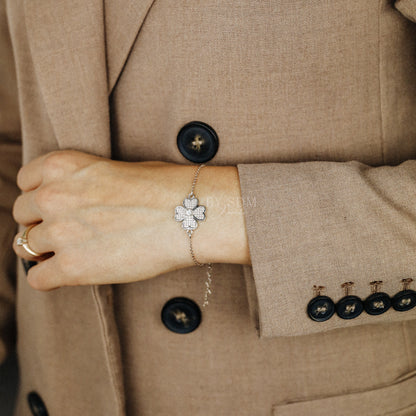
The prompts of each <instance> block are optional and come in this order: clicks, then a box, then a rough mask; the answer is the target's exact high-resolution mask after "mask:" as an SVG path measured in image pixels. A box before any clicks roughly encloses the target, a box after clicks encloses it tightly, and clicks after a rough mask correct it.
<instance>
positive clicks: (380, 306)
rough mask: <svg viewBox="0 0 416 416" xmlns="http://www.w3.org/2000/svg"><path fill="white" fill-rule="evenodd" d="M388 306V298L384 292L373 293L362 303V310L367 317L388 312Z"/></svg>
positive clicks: (389, 300)
mask: <svg viewBox="0 0 416 416" xmlns="http://www.w3.org/2000/svg"><path fill="white" fill-rule="evenodd" d="M390 306H391V299H390V296H389V295H388V294H387V293H384V292H377V293H373V294H372V295H370V296H369V297H368V298H367V299H366V300H365V301H364V309H365V311H366V312H367V313H368V314H369V315H381V314H382V313H384V312H386V311H388V310H389V309H390Z"/></svg>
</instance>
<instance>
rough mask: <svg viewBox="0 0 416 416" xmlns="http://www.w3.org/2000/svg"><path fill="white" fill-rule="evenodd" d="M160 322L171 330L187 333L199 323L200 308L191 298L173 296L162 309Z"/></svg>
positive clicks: (193, 329)
mask: <svg viewBox="0 0 416 416" xmlns="http://www.w3.org/2000/svg"><path fill="white" fill-rule="evenodd" d="M162 322H163V323H164V324H165V326H166V328H168V329H170V330H171V331H172V332H176V333H177V334H188V333H189V332H192V331H195V329H196V328H198V326H199V324H200V323H201V310H200V309H199V306H198V305H197V304H196V303H195V302H194V301H193V300H191V299H187V298H173V299H171V300H169V301H168V302H166V304H165V306H164V307H163V309H162Z"/></svg>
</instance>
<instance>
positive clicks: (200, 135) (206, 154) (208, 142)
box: [177, 121, 219, 163]
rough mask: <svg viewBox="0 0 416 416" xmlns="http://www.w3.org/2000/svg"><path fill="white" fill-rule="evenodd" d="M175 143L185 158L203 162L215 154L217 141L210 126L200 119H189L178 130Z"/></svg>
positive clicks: (215, 134)
mask: <svg viewBox="0 0 416 416" xmlns="http://www.w3.org/2000/svg"><path fill="white" fill-rule="evenodd" d="M177 145H178V149H179V151H180V152H181V153H182V155H183V156H184V157H185V158H186V159H188V160H190V161H191V162H194V163H204V162H208V160H211V159H212V158H213V157H214V156H215V154H216V153H217V150H218V145H219V141H218V136H217V133H216V132H215V130H214V129H213V128H212V127H211V126H209V125H208V124H206V123H203V122H202V121H191V122H190V123H188V124H185V125H184V126H183V127H182V128H181V130H180V131H179V133H178V137H177Z"/></svg>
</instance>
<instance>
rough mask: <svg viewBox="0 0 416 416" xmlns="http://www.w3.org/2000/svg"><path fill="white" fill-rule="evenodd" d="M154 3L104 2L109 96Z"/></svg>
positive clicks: (150, 0) (142, 0)
mask: <svg viewBox="0 0 416 416" xmlns="http://www.w3.org/2000/svg"><path fill="white" fill-rule="evenodd" d="M154 2H155V0H104V10H105V13H104V14H105V32H106V47H107V66H108V91H109V94H111V91H112V90H113V88H114V86H115V84H116V83H117V80H118V77H119V75H120V73H121V71H122V69H123V67H124V64H125V62H126V60H127V58H128V55H129V53H130V50H131V48H132V46H133V44H134V41H135V40H136V38H137V35H138V33H139V32H140V29H141V27H142V24H143V22H144V20H145V19H146V16H147V14H148V12H149V10H150V9H151V7H152V5H153V4H154Z"/></svg>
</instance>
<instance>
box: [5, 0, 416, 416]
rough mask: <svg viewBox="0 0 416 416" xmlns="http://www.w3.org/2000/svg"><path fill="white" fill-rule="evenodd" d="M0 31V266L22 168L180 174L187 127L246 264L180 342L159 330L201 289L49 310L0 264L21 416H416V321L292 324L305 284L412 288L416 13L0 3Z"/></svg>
mask: <svg viewBox="0 0 416 416" xmlns="http://www.w3.org/2000/svg"><path fill="white" fill-rule="evenodd" d="M1 18H2V25H1V28H2V29H1V30H2V32H1V33H2V38H1V43H0V53H1V62H2V63H3V62H7V63H8V64H7V65H3V64H2V69H1V71H2V74H1V75H2V79H6V80H7V83H3V82H2V83H1V85H0V93H1V97H2V99H1V103H0V106H1V107H0V109H1V115H0V117H1V118H0V134H1V139H2V140H1V152H0V154H1V158H2V163H1V167H0V169H1V172H2V173H1V175H2V176H1V177H2V179H4V180H2V181H1V186H2V191H1V203H2V207H3V210H2V214H1V217H0V220H1V221H2V227H1V233H2V234H1V241H4V247H9V246H10V243H11V239H12V237H13V234H14V232H15V226H14V224H13V221H12V218H11V215H10V210H11V206H12V203H13V201H14V199H15V197H16V195H17V190H16V187H15V186H14V185H13V183H14V176H15V174H16V170H17V168H18V166H19V165H20V163H26V162H27V161H29V160H31V159H33V158H34V157H37V156H39V155H41V154H44V153H46V152H49V151H52V150H56V149H77V150H82V151H85V152H90V153H94V154H98V155H101V156H105V157H112V158H115V159H119V160H125V161H145V160H164V161H169V162H175V163H189V162H188V161H186V160H185V159H184V158H183V156H182V155H181V154H180V152H179V151H178V148H177V146H176V135H177V133H178V131H179V130H180V128H181V127H182V126H183V125H185V124H186V123H187V122H189V121H192V120H199V121H203V122H205V123H208V124H209V125H210V126H212V127H213V128H214V129H215V131H216V132H217V134H218V136H219V142H220V145H219V150H218V152H217V154H216V156H215V157H214V158H213V159H212V160H211V161H209V162H208V163H207V164H208V165H210V164H211V165H235V166H237V168H238V173H239V178H240V185H241V190H242V201H241V203H242V204H243V210H244V216H245V221H246V227H247V235H248V240H249V249H250V255H251V261H252V266H242V265H235V264H216V265H214V274H215V281H214V283H213V289H214V293H213V295H212V296H211V299H210V305H209V307H208V309H207V310H206V311H204V312H203V321H202V323H201V326H200V327H199V328H198V329H197V330H196V331H195V332H193V333H191V334H187V335H179V334H174V333H172V332H170V331H168V330H167V329H166V328H165V327H164V326H163V323H162V322H161V320H160V311H161V309H162V307H163V305H164V304H165V303H166V302H167V301H168V300H169V299H171V298H172V297H175V296H185V297H189V298H191V299H193V300H195V301H197V302H199V301H200V300H201V297H202V291H201V288H202V287H203V281H204V277H205V276H204V275H203V273H202V272H201V269H200V268H197V267H190V268H187V269H183V270H178V271H175V272H172V273H167V274H164V275H162V276H158V277H157V278H154V279H151V280H148V281H145V282H138V283H132V284H123V285H117V286H111V285H102V286H92V287H75V288H62V289H59V290H56V291H53V292H48V293H41V292H37V291H35V290H33V289H31V288H30V286H29V285H28V284H27V282H26V280H25V274H24V270H23V268H22V266H21V264H20V262H18V263H17V273H15V272H14V270H13V263H14V260H15V258H14V256H13V255H12V252H11V249H8V250H5V251H4V252H3V254H4V255H3V257H2V258H1V259H0V260H1V262H0V265H1V266H2V268H1V273H2V276H1V279H0V289H1V290H2V292H1V293H2V296H1V299H2V301H1V303H0V318H1V319H0V328H1V349H0V353H1V355H2V356H3V357H4V356H5V355H6V354H7V350H8V349H10V348H11V345H12V344H13V329H12V328H13V326H12V323H13V310H14V306H13V305H14V302H15V297H16V303H15V305H16V306H15V308H16V312H17V314H16V317H17V349H18V355H19V362H20V369H21V386H20V393H19V398H18V406H17V410H16V416H24V415H28V414H30V413H29V409H28V406H27V403H26V395H27V394H28V393H29V392H30V391H37V392H38V393H39V394H40V395H41V397H42V399H43V400H44V402H45V404H46V406H47V408H48V412H49V414H51V415H56V414H59V415H63V416H65V415H67V414H68V415H70V414H71V415H72V414H77V413H80V414H81V413H82V414H88V415H92V416H94V415H111V416H113V415H140V416H147V415H167V414H169V415H172V414H174V415H201V416H205V415H213V414H216V415H230V414H236V413H238V414H239V415H250V416H253V415H254V416H257V415H258V416H263V415H270V414H273V416H275V415H284V416H286V415H290V416H294V415H300V414H311V415H313V414H318V412H319V411H320V410H321V409H325V411H332V412H333V413H335V414H339V415H348V414H360V415H364V416H365V415H368V416H376V415H377V416H378V415H393V414H403V415H404V414H412V413H411V412H412V411H414V408H415V406H416V401H415V399H414V397H415V394H414V393H415V392H416V376H415V371H416V347H415V345H416V309H413V310H411V311H408V312H405V313H399V312H395V311H393V310H390V311H388V312H387V313H385V314H383V315H380V316H376V317H375V316H369V315H366V314H362V315H361V316H360V317H358V318H356V319H354V320H351V321H346V320H341V319H339V318H338V317H336V316H334V317H333V318H331V319H330V320H328V321H326V322H323V323H316V322H313V321H311V320H310V319H309V318H308V316H307V314H306V305H307V303H308V302H309V300H310V299H311V298H312V297H313V292H312V287H313V285H315V284H316V285H323V286H326V288H327V290H326V294H327V295H329V296H330V297H331V298H333V299H334V300H335V301H336V300H338V299H340V298H341V297H342V296H343V292H342V290H341V284H342V283H344V282H345V281H351V280H352V281H354V282H355V284H356V286H355V292H354V293H355V294H356V295H358V296H360V297H362V298H365V297H366V296H368V295H369V294H370V287H369V282H370V281H372V280H383V281H384V286H383V290H384V291H386V292H387V293H389V294H391V295H393V294H395V293H396V292H398V291H399V290H400V280H401V279H402V278H405V277H412V276H414V270H415V262H416V260H415V256H414V251H415V246H416V244H415V243H416V226H415V224H416V223H415V217H416V208H415V207H416V200H415V199H416V197H415V192H414V189H415V180H416V164H415V161H414V159H415V155H416V118H415V108H416V86H415V82H414V79H415V75H416V49H415V42H416V25H415V21H416V2H415V1H414V0H398V1H395V2H394V1H393V2H392V1H387V0H370V1H367V2H359V1H355V0H354V1H350V2H345V1H340V0H335V1H332V2H322V1H320V2H318V1H310V2H307V3H305V2H303V1H300V0H299V1H298V0H295V1H286V0H282V1H274V0H268V1H264V2H263V1H262V2H255V3H254V4H253V2H249V1H246V0H242V1H239V2H233V3H232V4H227V3H224V2H219V1H217V0H205V1H200V0H196V1H191V2H179V3H177V2H176V3H175V5H174V6H172V4H171V3H170V2H168V1H167V0H155V1H151V0H140V1H130V0H125V1H120V0H106V1H104V2H102V1H101V0H74V1H72V2H65V1H63V0H59V1H56V0H54V1H52V0H14V1H6V2H5V4H4V0H3V2H2V9H1ZM12 52H13V56H14V63H15V65H14V67H13V66H12V65H11V64H10V63H11V62H12V60H11V58H10V56H11V54H12ZM3 73H4V78H3ZM8 114H10V116H7V115H8ZM6 116H7V117H6ZM20 144H21V149H20ZM21 155H22V161H21V160H20V157H21ZM3 159H4V163H3ZM199 180H201V181H202V180H203V172H201V175H200V178H199ZM202 197H203V196H201V200H200V202H201V204H203V199H202ZM228 209H230V210H232V206H230V207H228ZM3 224H4V225H3ZM184 246H185V245H184ZM15 282H16V283H15ZM15 285H16V286H17V287H16V290H14V286H15ZM387 398H388V399H387Z"/></svg>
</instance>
